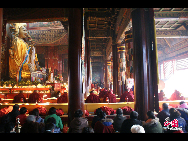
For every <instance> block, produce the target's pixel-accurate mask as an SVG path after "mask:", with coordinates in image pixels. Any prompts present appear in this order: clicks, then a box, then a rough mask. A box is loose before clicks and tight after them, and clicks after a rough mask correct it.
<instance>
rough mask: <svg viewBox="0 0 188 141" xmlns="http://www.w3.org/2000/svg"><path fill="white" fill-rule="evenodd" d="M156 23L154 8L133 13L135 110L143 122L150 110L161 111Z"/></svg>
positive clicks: (139, 9)
mask: <svg viewBox="0 0 188 141" xmlns="http://www.w3.org/2000/svg"><path fill="white" fill-rule="evenodd" d="M154 23H155V22H154V12H153V9H152V8H137V9H134V10H133V11H132V25H133V50H134V54H133V60H134V61H133V68H134V96H135V110H136V111H137V112H138V114H139V119H141V120H146V113H147V111H148V110H152V111H153V110H154V108H155V110H156V111H158V109H159V105H158V84H157V63H156V62H157V56H156V52H157V50H156V39H155V28H154V27H155V24H154ZM154 95H155V98H154Z"/></svg>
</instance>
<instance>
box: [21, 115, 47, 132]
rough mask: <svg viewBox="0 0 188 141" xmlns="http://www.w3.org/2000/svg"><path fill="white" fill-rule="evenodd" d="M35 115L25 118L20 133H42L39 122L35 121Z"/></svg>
mask: <svg viewBox="0 0 188 141" xmlns="http://www.w3.org/2000/svg"><path fill="white" fill-rule="evenodd" d="M35 121H36V119H35V116H34V115H29V116H28V117H27V118H26V122H25V123H24V124H23V126H22V128H21V131H20V133H44V131H43V129H42V128H43V127H42V126H40V125H39V123H37V122H35Z"/></svg>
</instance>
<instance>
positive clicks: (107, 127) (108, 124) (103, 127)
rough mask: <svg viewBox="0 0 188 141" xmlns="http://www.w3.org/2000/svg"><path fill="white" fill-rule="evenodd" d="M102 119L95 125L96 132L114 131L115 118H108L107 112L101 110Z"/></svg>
mask: <svg viewBox="0 0 188 141" xmlns="http://www.w3.org/2000/svg"><path fill="white" fill-rule="evenodd" d="M100 117H101V118H102V120H101V121H97V122H96V123H95V126H94V131H95V133H114V132H115V130H114V127H113V124H112V123H113V120H112V119H110V118H106V113H105V112H103V111H102V112H100Z"/></svg>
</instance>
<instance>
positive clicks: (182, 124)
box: [167, 116, 188, 133]
mask: <svg viewBox="0 0 188 141" xmlns="http://www.w3.org/2000/svg"><path fill="white" fill-rule="evenodd" d="M174 119H177V120H178V127H180V128H182V131H183V132H184V133H187V132H188V126H187V123H186V121H185V120H184V119H183V118H182V117H180V116H179V117H170V121H172V120H174ZM169 128H171V126H170V127H169ZM175 131H178V130H170V129H168V130H167V133H172V132H175Z"/></svg>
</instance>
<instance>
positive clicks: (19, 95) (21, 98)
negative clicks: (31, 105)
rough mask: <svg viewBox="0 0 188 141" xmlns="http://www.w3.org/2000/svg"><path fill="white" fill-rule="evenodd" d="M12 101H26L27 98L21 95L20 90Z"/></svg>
mask: <svg viewBox="0 0 188 141" xmlns="http://www.w3.org/2000/svg"><path fill="white" fill-rule="evenodd" d="M12 103H27V100H26V98H25V96H24V95H23V91H20V93H19V94H18V95H16V96H15V97H14V100H13V102H12Z"/></svg>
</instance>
